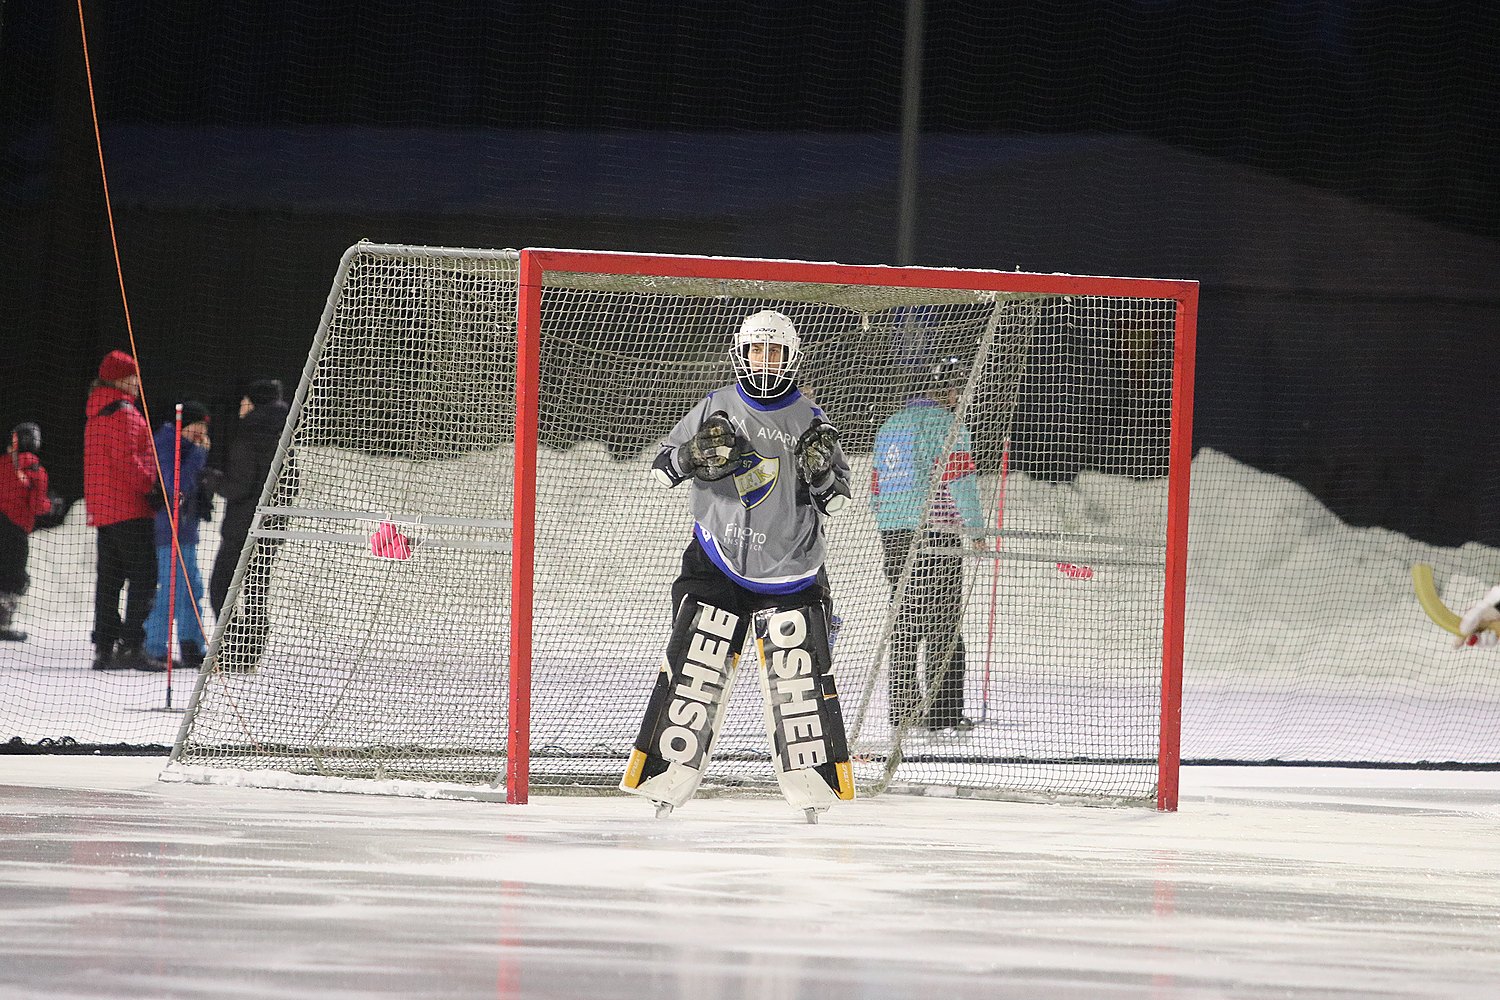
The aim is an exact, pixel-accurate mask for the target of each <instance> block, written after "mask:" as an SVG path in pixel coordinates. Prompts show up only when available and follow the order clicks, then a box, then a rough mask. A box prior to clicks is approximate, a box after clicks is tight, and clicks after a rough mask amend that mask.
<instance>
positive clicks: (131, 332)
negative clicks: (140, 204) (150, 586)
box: [78, 0, 208, 661]
mask: <svg viewBox="0 0 1500 1000" xmlns="http://www.w3.org/2000/svg"><path fill="white" fill-rule="evenodd" d="M78 36H79V40H80V41H81V42H82V43H83V75H84V78H85V80H86V81H87V83H88V92H89V114H90V116H91V117H92V118H93V122H94V148H95V149H97V150H98V151H99V182H100V184H102V185H103V187H104V215H105V218H106V219H107V220H108V222H109V245H110V247H111V248H112V249H113V250H114V255H115V277H116V278H117V279H118V280H119V283H120V307H121V308H122V309H123V310H124V311H125V333H126V335H127V336H128V337H129V338H130V356H131V357H132V358H134V359H135V370H136V378H137V380H138V381H139V382H140V390H141V411H142V412H143V413H144V414H145V416H146V430H147V432H148V434H150V437H151V457H152V459H153V460H154V461H155V462H156V467H157V468H158V469H160V468H161V456H160V455H159V454H157V451H156V435H155V433H152V432H151V428H152V423H151V406H150V404H149V403H147V402H146V382H145V380H144V379H141V378H140V371H141V354H140V351H139V350H138V349H137V348H136V344H135V327H134V325H133V324H132V323H131V321H130V299H129V298H128V297H127V296H126V294H125V268H124V266H123V265H122V264H121V263H120V238H119V236H118V235H117V234H116V232H115V210H114V203H113V201H112V200H111V199H110V196H109V173H108V171H106V170H105V169H104V139H103V137H102V136H101V135H100V133H99V106H98V104H97V102H95V100H94V69H93V65H92V64H91V62H90V61H89V32H88V27H87V26H86V25H85V24H84V17H83V0H78ZM157 486H158V488H159V489H160V490H161V495H162V503H163V504H164V505H165V509H166V511H167V521H168V523H169V524H171V526H172V559H173V562H174V563H176V566H175V567H174V572H173V574H172V582H173V583H176V577H177V574H176V570H177V569H180V570H181V571H182V574H183V576H184V578H186V576H187V565H186V563H185V561H184V560H183V558H182V551H181V549H180V548H179V547H178V544H177V538H178V535H177V514H178V512H177V511H176V510H174V509H173V507H174V506H175V505H174V504H173V503H172V498H171V497H170V496H168V495H167V484H166V483H165V482H164V481H163V480H162V479H161V477H160V476H158V477H157ZM181 488H182V484H181V483H178V484H177V489H178V491H179V492H180V491H181ZM195 596H200V597H201V596H202V595H195ZM192 604H193V617H194V618H196V619H197V620H198V630H199V631H200V632H202V633H203V635H204V642H205V644H206V643H207V639H208V631H207V630H206V629H204V627H203V615H202V613H201V612H200V611H199V608H198V601H196V600H195V601H193V602H192ZM171 631H172V630H171V623H170V622H169V623H168V628H167V633H168V635H170V634H171ZM167 658H168V661H170V660H171V658H172V650H171V648H170V647H169V648H168V649H167Z"/></svg>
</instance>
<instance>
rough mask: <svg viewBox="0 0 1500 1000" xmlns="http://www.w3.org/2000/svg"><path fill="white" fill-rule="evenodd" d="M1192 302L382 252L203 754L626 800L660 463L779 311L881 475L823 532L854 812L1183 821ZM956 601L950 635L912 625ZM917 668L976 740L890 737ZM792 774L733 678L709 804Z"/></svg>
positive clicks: (943, 734)
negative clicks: (1039, 800)
mask: <svg viewBox="0 0 1500 1000" xmlns="http://www.w3.org/2000/svg"><path fill="white" fill-rule="evenodd" d="M1195 306H1196V286H1195V285H1193V284H1192V283H1190V282H1167V281H1154V280H1147V279H1128V278H1088V277H1082V276H1072V275H1031V274H1009V273H1006V272H990V271H965V270H956V269H941V268H882V267H863V266H852V265H839V264H817V263H809V262H800V261H757V260H738V259H729V258H702V257H671V256H654V255H638V254H610V253H601V252H590V251H563V250H535V251H533V250H525V251H519V252H517V251H470V250H463V249H457V248H418V247H388V246H380V245H374V244H360V245H357V246H355V247H353V248H351V249H350V251H349V253H348V254H346V256H345V260H344V262H343V265H342V267H341V270H340V274H339V276H338V278H337V280H336V282H335V285H334V289H333V291H332V292H331V294H330V297H329V303H328V307H327V309H326V310H325V314H324V317H323V322H322V324H321V325H320V328H319V331H318V334H317V336H316V338H315V339H314V343H313V345H312V348H311V350H310V352H309V357H308V362H307V366H306V368H305V370H304V375H303V379H302V382H301V384H300V386H299V388H298V391H297V395H296V398H295V401H294V404H293V414H292V418H291V421H290V422H289V424H288V429H287V432H286V434H285V436H284V437H283V440H282V442H281V448H280V451H279V454H278V457H277V460H276V463H275V466H274V468H273V476H272V477H271V479H270V480H269V481H268V482H267V484H266V489H265V493H264V494H263V496H262V499H261V504H260V506H259V508H258V511H257V516H256V522H255V525H254V528H253V529H252V532H251V537H250V540H249V542H248V543H247V546H246V548H245V551H244V552H243V553H242V555H241V560H240V565H239V568H238V571H237V573H236V577H235V582H234V584H233V585H232V587H231V593H230V598H229V602H228V604H227V605H226V613H225V616H224V623H223V625H222V626H221V627H220V628H219V629H218V630H217V632H216V634H215V636H214V638H213V642H212V646H211V649H210V652H209V661H208V664H207V669H206V670H205V671H204V672H203V674H202V675H201V678H200V682H199V686H198V689H197V691H196V692H195V694H194V697H193V702H192V706H191V708H190V711H189V712H188V713H187V716H186V717H185V719H184V724H183V728H182V731H181V735H180V736H179V739H178V742H177V745H176V747H175V749H174V755H173V761H174V763H173V766H174V768H178V769H179V770H181V769H199V768H202V769H208V770H212V769H214V768H220V767H224V768H231V769H238V770H246V771H268V772H270V771H284V772H286V773H300V774H303V776H304V777H307V778H312V777H316V778H318V779H319V780H323V779H328V780H334V779H335V778H338V777H341V776H342V777H343V778H345V779H347V780H355V781H368V780H373V781H380V782H383V781H415V782H418V783H421V782H425V781H439V782H440V783H446V782H456V783H459V784H475V785H480V784H486V783H490V784H493V783H494V782H495V781H497V780H498V779H497V777H496V776H497V775H501V774H503V775H504V781H503V783H504V784H505V786H506V788H507V793H508V794H509V796H510V798H511V799H512V801H524V799H525V797H526V792H527V790H528V789H529V788H531V787H536V788H538V789H543V788H549V789H550V788H557V789H576V788H580V787H582V788H589V787H598V788H600V789H603V788H606V787H613V786H614V785H615V784H616V783H617V782H618V781H619V777H620V770H621V768H622V765H623V761H624V760H625V759H626V758H627V757H628V754H629V747H630V744H631V739H632V737H633V735H634V729H635V727H637V726H638V725H639V722H640V714H641V712H642V710H643V708H644V704H645V697H646V694H647V693H649V690H650V686H651V684H652V683H653V681H654V678H655V676H656V673H657V671H658V669H659V668H660V662H661V656H662V646H663V643H664V642H665V639H666V629H667V624H668V622H667V613H666V605H667V601H668V597H667V590H668V587H669V585H670V584H671V581H672V579H673V577H674V576H675V574H676V571H677V563H678V561H679V559H680V556H681V553H682V549H683V547H684V545H685V544H686V542H687V540H688V538H689V537H690V533H691V527H692V519H691V516H690V515H689V513H688V511H687V509H686V507H685V506H684V502H683V500H682V497H681V495H680V494H675V493H663V492H661V491H658V490H655V489H653V488H652V487H651V486H650V482H651V478H650V466H651V463H652V461H653V460H654V458H655V455H656V452H657V450H658V448H659V443H660V441H661V439H662V438H663V436H664V435H665V434H666V433H667V431H668V430H670V428H671V427H672V425H673V423H675V421H676V420H677V419H678V418H679V417H680V416H681V414H682V413H684V412H686V411H687V410H688V409H690V408H691V407H692V406H693V405H695V404H696V402H697V401H699V400H701V399H702V398H703V396H704V394H705V393H706V392H708V391H710V390H711V389H713V388H715V387H716V386H722V385H725V384H728V383H732V382H733V379H734V374H733V371H732V370H731V365H730V363H729V347H730V345H731V343H732V340H733V335H734V331H735V330H736V329H737V328H738V325H739V323H740V322H741V321H742V320H743V319H744V318H745V317H746V316H748V315H750V314H752V313H754V312H756V311H757V310H762V309H773V310H776V311H778V312H781V313H784V314H785V315H786V316H787V317H788V318H789V319H790V321H791V322H792V323H793V324H795V328H796V330H797V334H798V337H799V338H800V348H801V353H802V359H801V370H800V373H799V378H798V384H799V386H800V388H801V389H802V390H803V392H804V393H805V394H807V395H808V396H809V398H811V399H813V400H814V401H815V402H816V403H817V405H818V406H819V407H820V408H821V409H822V411H824V412H825V413H826V415H827V419H828V420H829V421H830V422H831V423H833V424H834V425H835V426H836V427H837V428H838V429H839V436H840V444H841V447H842V449H843V451H844V453H845V455H846V456H847V457H848V459H849V462H850V465H851V468H852V470H853V485H854V492H855V496H854V498H853V500H854V502H853V503H851V505H850V508H849V512H848V513H847V514H846V515H840V517H839V518H836V519H831V520H827V521H825V522H824V524H823V531H824V532H825V535H826V544H827V552H828V556H827V569H828V573H829V576H830V578H831V580H832V582H833V599H834V605H835V613H836V615H837V616H838V617H839V618H840V620H841V622H842V628H841V629H839V630H838V632H837V639H836V645H835V648H834V654H833V661H834V671H835V674H836V676H837V678H838V685H839V691H840V695H841V700H842V702H843V704H844V712H845V717H846V723H847V726H848V731H849V741H850V743H849V749H850V752H851V755H852V757H853V759H854V762H855V763H854V769H853V770H854V774H855V778H856V780H857V782H858V784H859V786H860V789H861V791H863V792H865V793H868V792H871V791H878V790H881V789H888V788H900V789H903V790H909V789H912V788H922V787H931V788H934V789H940V788H948V789H960V788H962V789H970V790H972V792H973V794H976V795H977V794H996V795H1016V796H1021V797H1028V796H1041V797H1056V796H1070V795H1075V794H1076V795H1079V796H1082V797H1084V798H1091V797H1096V798H1099V799H1101V800H1107V801H1123V800H1128V801H1142V802H1155V803H1156V804H1157V805H1159V806H1162V807H1166V808H1170V807H1171V806H1172V805H1174V804H1175V795H1176V792H1175V787H1176V785H1175V782H1176V766H1177V761H1176V756H1175V754H1176V719H1177V718H1178V716H1179V714H1180V709H1179V707H1178V705H1179V700H1180V662H1181V624H1182V622H1181V594H1182V582H1183V571H1184V569H1185V563H1184V562H1183V548H1182V546H1183V544H1184V540H1185V526H1186V472H1187V467H1186V455H1187V449H1186V442H1187V441H1188V440H1189V438H1188V432H1189V431H1188V416H1189V414H1190V410H1189V408H1188V405H1187V403H1188V400H1189V398H1190V391H1191V385H1190V373H1191V366H1190V361H1191V335H1192V320H1193V312H1194V309H1195ZM1184 350H1186V356H1185V355H1184ZM947 358H956V359H958V364H959V366H960V368H961V369H962V370H963V375H964V377H963V378H962V379H958V380H955V381H956V382H957V384H956V385H955V386H953V388H955V389H956V390H957V393H956V399H955V401H954V402H953V405H952V409H951V411H948V410H945V411H944V412H949V413H951V417H952V420H951V423H949V424H947V425H945V429H944V431H943V433H942V434H941V435H940V439H941V440H940V441H939V444H940V445H941V450H942V452H943V454H945V455H948V456H949V457H950V458H955V461H954V462H946V463H945V464H942V465H941V467H934V468H932V469H925V470H922V471H921V473H920V474H918V475H916V476H915V477H914V478H912V480H911V481H910V482H909V483H907V484H906V485H905V487H903V488H906V489H909V490H910V491H911V496H912V497H913V498H914V499H913V500H912V501H911V502H912V504H914V507H913V510H915V511H916V513H915V515H914V520H912V522H911V523H912V525H913V527H914V530H909V531H908V533H909V534H910V535H912V536H913V539H914V540H913V541H911V542H910V544H909V546H908V548H906V549H905V550H904V551H903V552H901V553H899V558H898V557H894V556H892V554H891V553H890V551H889V545H890V538H889V534H890V530H891V529H890V525H889V524H885V523H882V521H881V520H880V519H878V518H877V517H876V514H875V511H874V507H875V506H879V504H880V503H882V502H884V501H882V500H880V499H879V498H878V496H877V494H876V493H875V492H874V490H875V489H877V488H878V487H877V482H876V481H877V480H878V479H879V472H880V469H881V467H880V465H879V458H880V456H878V455H877V454H876V449H877V439H878V438H879V437H880V431H881V428H882V426H883V425H885V423H886V422H887V421H888V420H890V419H891V418H893V417H894V416H896V415H897V414H899V413H901V412H902V411H903V410H905V409H907V408H908V407H911V406H916V407H918V408H919V409H920V408H921V407H924V406H930V405H932V404H933V401H932V400H931V398H930V395H931V394H930V386H929V385H928V383H927V381H925V380H924V373H925V372H926V371H928V370H929V369H930V367H931V364H932V362H933V361H934V360H935V359H947ZM882 440H883V439H882ZM960 455H962V456H963V460H962V461H957V459H956V456H960ZM965 463H967V464H965ZM955 483H957V484H958V487H957V488H958V489H959V491H960V492H961V493H962V494H963V499H962V503H963V504H964V505H965V513H966V514H967V515H969V516H971V520H973V523H971V524H963V525H960V530H950V529H951V528H953V526H954V523H956V522H954V521H953V517H954V512H953V510H952V509H950V508H951V507H952V506H953V504H954V503H955V502H956V501H955V500H954V495H953V491H954V489H955V487H954V485H953V484H955ZM886 487H887V490H888V492H887V493H886V494H885V496H886V497H887V498H889V497H890V496H892V495H894V494H895V492H896V490H895V483H894V482H893V481H891V480H890V479H888V480H887V483H886ZM872 501H874V504H872ZM971 501H972V502H971ZM974 505H977V513H975V510H974V509H970V508H972V507H974ZM882 517H883V515H882ZM944 588H946V589H944ZM935 595H937V596H938V597H941V598H942V600H940V601H939V603H940V604H943V605H944V606H945V607H947V608H948V611H947V617H945V618H943V619H942V621H943V622H946V623H947V624H946V625H944V626H943V628H941V629H939V630H938V631H939V632H941V633H942V634H940V635H939V634H929V632H930V631H931V630H930V629H929V630H928V632H923V631H922V629H921V628H918V629H917V630H916V631H915V632H914V631H913V630H912V622H911V621H909V620H908V619H909V616H910V614H911V612H910V608H912V607H914V606H916V605H919V604H924V602H925V604H931V603H932V601H933V599H934V596H935ZM944 595H946V596H944ZM924 627H925V626H924ZM913 636H916V640H915V643H916V644H915V650H914V655H915V660H914V661H913V660H912V656H911V654H912V653H913V650H912V649H911V648H909V647H911V645H912V642H913ZM893 661H894V662H898V663H900V664H902V666H901V670H902V672H903V673H902V676H903V677H904V676H906V671H907V667H906V666H905V664H907V663H908V662H909V661H911V662H915V663H916V664H917V668H916V669H917V674H916V675H915V676H916V677H917V687H918V688H919V690H920V692H921V698H922V700H921V701H920V702H919V708H920V712H921V713H926V714H930V715H931V716H932V719H933V721H934V722H935V723H940V722H944V721H945V720H944V719H943V718H939V716H942V715H943V714H944V713H947V714H948V715H953V713H952V712H949V709H950V708H951V707H952V706H950V705H949V704H948V702H947V701H944V700H943V699H945V698H949V697H950V695H939V694H937V693H936V692H937V691H938V690H939V689H942V690H949V688H944V687H943V685H944V684H948V685H949V686H950V687H952V686H954V684H955V681H954V678H958V679H959V681H960V682H959V683H957V684H956V687H957V689H958V690H959V691H960V692H961V695H962V706H961V711H960V712H959V713H958V715H957V716H955V718H956V719H957V720H958V721H961V722H963V723H965V725H962V726H959V725H951V724H950V725H944V726H939V727H938V728H936V729H929V728H927V727H926V725H925V721H926V720H925V718H919V717H913V718H904V717H903V718H897V717H896V715H895V713H893V710H892V700H891V699H892V693H891V692H892V682H891V666H890V665H891V663H892V662H893ZM970 720H972V721H973V723H974V724H973V725H972V726H969V725H968V724H967V723H969V721H970ZM267 747H275V748H277V750H276V752H275V753H270V754H268V753H264V752H261V751H262V750H263V749H264V748H267ZM340 748H342V750H341V749H340ZM350 748H355V749H357V750H358V752H346V751H349V750H350ZM370 748H376V749H375V750H371V749H370ZM392 748H395V749H396V750H397V751H400V752H387V751H388V750H391V749H392ZM402 748H404V750H403V749H402ZM459 758H465V759H466V761H472V766H471V763H469V762H466V763H464V764H462V765H461V766H456V761H457V760H458V759H459ZM768 760H769V758H768V750H767V747H766V744H765V734H764V732H763V731H762V725H761V720H760V709H759V693H758V692H757V691H756V690H755V685H753V684H745V685H741V686H740V688H739V689H738V690H737V691H736V692H735V694H734V695H733V696H732V698H731V700H730V703H729V705H728V708H727V712H726V716H725V724H724V726H723V728H722V730H721V732H720V733H719V734H718V736H717V742H716V745H715V748H714V752H713V758H712V763H711V764H710V766H709V768H708V770H707V772H706V776H705V782H706V785H705V787H709V788H725V789H740V790H744V791H747V792H755V791H759V790H763V789H765V788H768V787H770V783H771V782H772V781H773V780H774V778H773V775H772V773H771V770H770V768H769V767H768V764H767V762H768ZM194 773H196V772H194ZM966 794H967V793H966Z"/></svg>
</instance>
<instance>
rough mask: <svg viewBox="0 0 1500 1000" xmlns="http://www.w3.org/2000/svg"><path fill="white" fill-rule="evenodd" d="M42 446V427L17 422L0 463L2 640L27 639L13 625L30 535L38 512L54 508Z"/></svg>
mask: <svg viewBox="0 0 1500 1000" xmlns="http://www.w3.org/2000/svg"><path fill="white" fill-rule="evenodd" d="M41 449H42V429H41V428H40V427H38V426H37V425H36V424H33V423H24V424H17V425H16V428H15V430H13V431H11V432H10V447H9V448H7V449H6V452H5V457H6V461H5V462H4V463H3V465H0V514H3V515H4V516H3V517H0V641H4V642H25V641H26V633H25V632H22V631H20V630H19V629H17V628H15V627H14V624H13V622H14V619H15V614H16V606H17V605H19V604H20V603H21V595H22V594H24V593H26V587H27V585H28V584H30V583H31V577H30V576H28V575H27V573H26V560H27V557H28V555H29V554H30V543H29V541H28V539H27V536H28V535H30V534H31V530H32V529H33V528H35V527H36V518H37V515H38V514H45V513H47V512H48V511H50V510H51V509H52V501H51V500H50V499H48V495H47V470H46V469H44V468H42V461H41V459H39V458H37V457H36V453H37V452H38V451H41Z"/></svg>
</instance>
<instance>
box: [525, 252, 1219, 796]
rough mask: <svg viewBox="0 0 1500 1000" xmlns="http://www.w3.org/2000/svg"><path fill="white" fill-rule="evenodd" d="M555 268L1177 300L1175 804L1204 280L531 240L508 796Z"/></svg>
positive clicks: (1170, 744) (1172, 536)
mask: <svg viewBox="0 0 1500 1000" xmlns="http://www.w3.org/2000/svg"><path fill="white" fill-rule="evenodd" d="M550 272H559V273H584V274H600V275H611V276H622V277H623V276H638V277H642V278H646V277H653V278H700V279H709V280H724V281H732V280H747V279H751V280H759V281H775V282H801V283H836V284H844V285H870V286H878V285H884V286H899V287H908V288H931V289H939V288H943V289H963V290H969V291H979V292H985V291H992V292H1002V293H1022V294H1026V293H1031V294H1041V295H1080V296H1102V297H1128V298H1150V299H1162V300H1172V301H1174V302H1175V303H1176V323H1175V328H1174V331H1173V357H1172V402H1171V411H1170V420H1171V427H1170V431H1169V442H1168V459H1167V461H1168V472H1167V538H1166V558H1165V593H1164V595H1163V598H1164V600H1163V615H1162V656H1161V713H1160V723H1159V724H1160V731H1159V737H1158V748H1157V791H1156V808H1157V809H1158V810H1160V811H1164V812H1171V811H1175V810H1176V808H1177V800H1178V778H1179V774H1178V772H1179V768H1180V764H1181V727H1182V659H1183V631H1184V627H1185V607H1186V590H1187V528H1188V489H1189V471H1190V463H1191V460H1192V398H1193V372H1194V357H1195V352H1194V345H1195V341H1196V336H1197V314H1198V283H1197V282H1196V281H1188V280H1173V279H1156V278H1119V277H1096V276H1085V275H1073V274H1039V273H1032V272H1022V271H991V270H969V269H949V268H930V267H888V266H883V265H865V264H835V263H814V262H809V261H792V260H768V259H759V258H744V257H707V256H691V255H675V254H650V253H627V252H616V251H603V250H564V249H553V248H528V249H522V250H521V251H520V277H519V288H518V301H517V317H516V318H517V355H518V356H517V360H516V386H515V400H516V423H515V471H516V481H515V492H514V504H515V509H514V512H513V522H512V523H513V535H512V543H511V544H512V548H511V558H512V563H511V637H510V638H511V643H510V679H509V682H510V692H509V696H510V710H509V712H508V713H507V715H508V720H509V723H508V725H509V732H508V733H507V747H508V753H507V762H506V800H507V801H508V802H511V803H513V804H518V805H519V804H524V803H525V802H526V801H527V800H528V792H529V781H530V778H529V774H530V763H529V747H530V713H531V670H532V649H531V643H532V612H533V602H534V575H535V553H536V502H537V489H536V483H537V471H538V470H537V439H538V425H539V419H540V412H541V409H540V401H541V385H540V381H541V363H540V359H541V342H542V341H541V337H542V295H543V291H544V288H545V285H546V276H547V275H548V273H550Z"/></svg>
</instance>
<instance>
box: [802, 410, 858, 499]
mask: <svg viewBox="0 0 1500 1000" xmlns="http://www.w3.org/2000/svg"><path fill="white" fill-rule="evenodd" d="M838 445H839V431H838V428H837V427H835V426H833V425H832V424H830V423H828V422H827V421H825V420H818V419H814V420H813V422H812V426H811V427H809V428H808V429H807V430H806V431H803V433H802V436H801V437H800V438H798V439H797V447H796V448H795V449H794V450H793V454H794V455H795V456H796V458H797V472H798V474H799V475H800V476H801V477H802V481H803V482H805V483H806V484H807V488H808V492H809V494H811V496H812V499H813V503H815V504H816V505H817V507H818V510H820V511H822V512H823V513H824V514H837V513H838V512H839V511H841V510H843V509H844V508H845V507H846V506H848V504H849V487H848V485H847V484H845V483H841V482H839V481H838V477H837V476H835V475H834V474H833V455H834V452H835V450H837V448H838Z"/></svg>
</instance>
